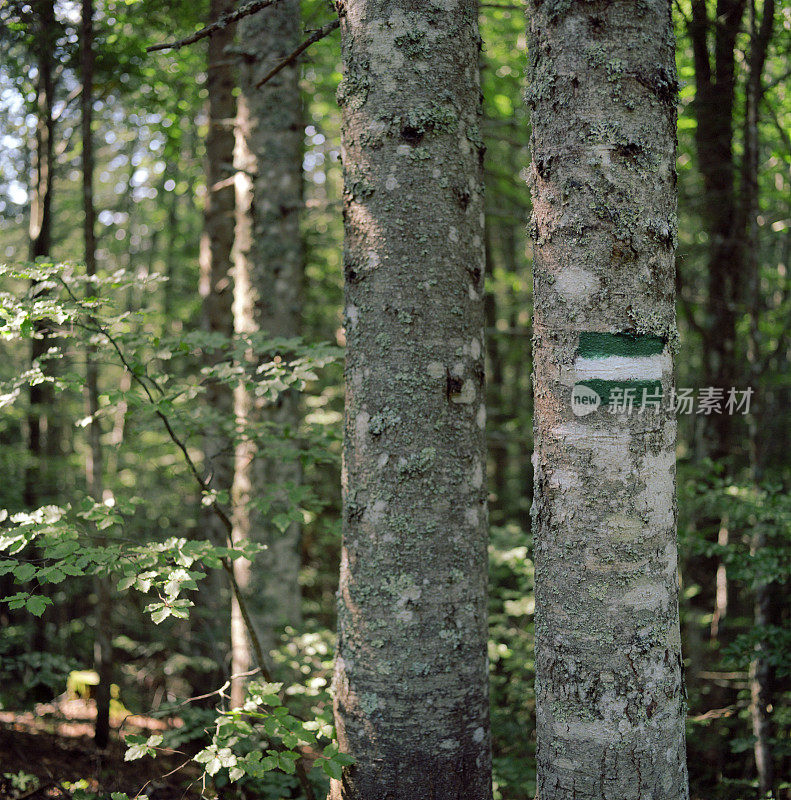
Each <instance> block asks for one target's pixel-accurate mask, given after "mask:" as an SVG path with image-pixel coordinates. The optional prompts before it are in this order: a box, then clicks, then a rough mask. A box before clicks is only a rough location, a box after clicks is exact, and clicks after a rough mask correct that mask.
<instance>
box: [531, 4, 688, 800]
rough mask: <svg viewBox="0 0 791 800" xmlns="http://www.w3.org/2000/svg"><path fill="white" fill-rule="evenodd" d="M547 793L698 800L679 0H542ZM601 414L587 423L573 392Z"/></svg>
mask: <svg viewBox="0 0 791 800" xmlns="http://www.w3.org/2000/svg"><path fill="white" fill-rule="evenodd" d="M529 19H530V84H529V88H528V92H527V97H528V101H529V103H530V104H531V106H532V108H533V116H532V120H533V133H532V150H533V164H532V169H531V183H532V189H533V199H534V212H533V219H532V222H531V227H532V234H533V237H534V241H535V264H534V293H535V320H534V325H535V341H534V363H535V367H534V368H535V457H534V458H535V502H534V520H535V526H534V531H535V563H536V672H537V678H536V712H537V737H538V752H537V761H538V797H539V798H540V800H561V799H564V798H569V800H570V798H572V797H574V798H583V797H584V798H597V799H599V798H601V800H604V798H617V800H647V799H648V798H651V800H681V798H686V797H687V796H688V791H687V778H686V764H685V746H684V701H683V690H682V678H681V654H680V637H679V625H678V604H677V590H678V584H677V574H676V539H675V434H676V431H675V420H674V418H673V416H672V411H671V410H670V409H669V408H668V406H667V404H666V403H663V404H662V405H661V406H660V407H659V408H658V409H657V410H655V411H653V412H652V413H650V414H647V413H646V414H631V415H627V414H617V413H615V414H614V413H609V411H608V409H607V407H606V398H609V396H610V394H611V392H612V390H613V389H614V388H617V387H630V386H631V387H639V388H642V387H653V388H654V389H661V391H662V393H663V395H664V396H665V397H667V396H668V394H669V392H670V389H671V386H672V382H673V369H672V345H673V343H674V341H675V313H674V247H675V230H676V220H675V183H676V176H675V122H676V112H675V91H676V81H675V69H674V42H673V34H672V26H671V19H670V8H669V3H668V2H667V0H642V2H641V3H626V2H615V3H604V2H582V1H581V0H551V1H549V2H541V3H539V2H535V3H534V4H533V5H532V7H531V9H530V13H529ZM580 383H582V384H584V385H586V386H587V387H588V388H589V389H593V390H594V391H595V392H596V393H597V395H598V396H599V398H600V399H601V400H603V401H604V402H602V403H601V405H600V406H599V407H598V408H595V409H592V410H591V411H590V412H589V413H585V414H580V415H577V414H575V413H574V411H573V409H572V402H571V395H572V391H573V389H574V387H575V385H577V384H580Z"/></svg>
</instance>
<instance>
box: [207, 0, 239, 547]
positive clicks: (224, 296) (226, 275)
mask: <svg viewBox="0 0 791 800" xmlns="http://www.w3.org/2000/svg"><path fill="white" fill-rule="evenodd" d="M234 5H235V0H211V4H210V9H209V19H210V21H213V20H216V19H217V18H218V17H220V16H221V15H222V14H225V13H227V12H228V11H231V10H232V9H233V7H234ZM235 30H236V28H235V26H228V27H226V28H223V29H222V30H221V31H218V32H217V33H216V34H215V35H214V36H211V37H209V53H208V64H207V68H206V75H207V79H206V83H207V88H208V92H209V102H208V117H209V130H208V134H207V136H206V207H205V210H204V215H203V235H202V237H201V247H200V295H201V297H202V299H203V326H204V329H205V330H207V331H210V332H212V333H221V334H223V335H225V336H228V337H230V336H231V335H232V334H233V309H232V307H233V280H232V275H231V269H232V264H233V262H232V255H231V253H232V249H233V231H234V225H235V218H234V207H235V192H234V180H233V148H234V131H233V120H234V115H235V113H236V99H235V98H234V94H233V90H234V85H235V69H234V61H233V54H231V53H227V52H226V48H227V47H228V46H229V45H230V44H231V43H232V42H233V38H234V34H235ZM217 357H218V354H215V353H210V354H208V358H207V360H208V362H209V364H210V365H211V364H214V363H216V361H217ZM206 402H207V405H208V406H209V407H210V408H211V409H215V410H216V411H217V412H218V414H219V415H221V416H220V418H221V419H223V418H225V419H227V418H229V417H230V415H231V411H232V409H233V393H232V392H231V391H230V389H229V388H228V387H227V386H226V385H224V384H222V383H211V384H210V385H209V387H208V391H207V396H206ZM232 450H233V447H232V444H231V442H230V439H229V436H228V434H227V431H224V430H222V428H221V427H220V428H219V430H214V431H212V433H210V434H208V435H207V436H206V438H205V440H204V467H205V469H206V471H207V473H208V474H209V475H210V476H211V486H212V488H213V489H216V490H218V491H226V492H230V490H231V482H232V480H233V457H232ZM206 524H207V525H208V526H209V528H210V529H211V534H212V536H213V538H214V539H215V540H216V541H218V542H223V541H225V530H224V528H223V527H222V525H220V524H219V520H218V518H217V515H216V514H208V515H207V519H206Z"/></svg>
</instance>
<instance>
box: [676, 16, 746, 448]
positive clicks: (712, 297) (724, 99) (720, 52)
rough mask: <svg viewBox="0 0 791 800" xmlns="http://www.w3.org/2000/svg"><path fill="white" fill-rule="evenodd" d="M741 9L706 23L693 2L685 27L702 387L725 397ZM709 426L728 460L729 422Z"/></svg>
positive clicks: (731, 323) (739, 258) (732, 326)
mask: <svg viewBox="0 0 791 800" xmlns="http://www.w3.org/2000/svg"><path fill="white" fill-rule="evenodd" d="M745 3H746V0H719V2H718V3H717V17H716V19H715V20H710V19H709V17H708V13H707V9H706V2H705V0H693V2H692V16H691V18H690V24H689V34H690V39H691V40H692V50H693V56H694V65H695V117H696V121H697V125H696V128H695V147H696V151H697V156H698V164H699V168H700V172H701V176H702V177H703V188H704V191H703V197H702V202H701V213H702V216H703V219H704V224H705V225H706V228H707V233H708V235H709V254H708V267H707V273H708V287H707V288H708V291H707V297H708V320H707V324H706V337H705V341H704V342H703V348H704V351H705V356H704V363H705V365H706V374H705V375H704V379H705V381H706V384H707V385H708V386H719V387H722V388H723V389H725V391H726V392H727V391H728V389H729V388H730V387H732V386H736V384H737V378H738V368H737V352H736V322H737V316H738V308H739V304H740V303H741V296H742V292H743V288H744V268H743V260H744V255H745V249H744V247H743V244H742V233H743V225H742V224H741V217H740V214H739V210H738V202H737V193H736V188H735V184H734V178H735V172H736V166H735V156H734V151H733V120H734V103H735V89H736V80H735V67H736V53H735V50H734V47H735V43H736V36H737V34H738V32H739V30H740V29H741V25H742V16H743V15H744V8H745ZM710 39H711V40H712V48H713V58H712V56H711V55H710V53H709V50H710V46H709V40H710ZM708 423H709V424H708V428H709V430H710V436H711V438H712V441H711V442H710V444H709V455H710V456H711V457H712V458H713V459H715V460H719V459H722V458H726V457H729V456H732V455H734V442H733V417H732V415H730V414H712V415H711V418H710V420H708Z"/></svg>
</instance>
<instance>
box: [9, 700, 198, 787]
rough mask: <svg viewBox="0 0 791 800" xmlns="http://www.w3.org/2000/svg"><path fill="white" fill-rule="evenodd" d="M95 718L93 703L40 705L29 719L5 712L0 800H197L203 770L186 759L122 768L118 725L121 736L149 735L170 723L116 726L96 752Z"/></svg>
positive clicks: (175, 756) (140, 720) (171, 757)
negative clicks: (120, 797)
mask: <svg viewBox="0 0 791 800" xmlns="http://www.w3.org/2000/svg"><path fill="white" fill-rule="evenodd" d="M95 717H96V709H95V706H94V704H93V702H92V701H90V700H89V701H84V700H66V701H62V702H58V703H47V704H40V705H37V706H36V707H35V710H34V711H28V712H13V711H0V800H43V799H44V798H52V799H53V800H56V799H59V800H84V799H85V800H87V798H94V797H95V798H101V800H105V799H106V800H109V798H110V794H111V792H126V793H127V794H128V795H129V797H135V795H137V794H138V793H140V796H141V797H146V798H147V800H195V798H197V797H199V796H200V788H201V787H200V782H199V781H198V782H195V781H197V780H198V776H199V774H200V772H199V768H198V765H197V764H195V763H194V762H190V761H189V756H186V755H184V754H181V753H175V752H174V753H164V754H161V755H158V757H157V758H156V760H154V759H152V758H148V757H147V758H141V759H139V760H137V761H124V753H125V752H126V745H125V744H124V742H123V741H122V737H121V735H120V734H119V725H120V729H121V732H122V733H123V734H124V735H128V734H133V733H147V734H148V735H151V734H152V733H156V732H157V731H160V730H163V729H164V728H165V727H167V726H168V724H170V725H172V724H173V722H174V721H173V720H170V721H169V722H165V721H164V720H158V719H152V718H151V717H144V716H138V715H132V716H127V717H125V718H124V719H123V720H113V723H114V724H113V734H112V739H111V741H110V744H109V745H108V747H107V748H106V749H105V750H98V749H97V748H96V747H95V746H94V743H93V720H94V718H95ZM185 762H187V763H186V765H185V766H184V767H183V768H182V769H179V767H181V766H182V765H184V763H185ZM171 771H174V772H173V773H172V774H170V775H168V774H167V773H170V772H171ZM191 783H192V784H193V785H191Z"/></svg>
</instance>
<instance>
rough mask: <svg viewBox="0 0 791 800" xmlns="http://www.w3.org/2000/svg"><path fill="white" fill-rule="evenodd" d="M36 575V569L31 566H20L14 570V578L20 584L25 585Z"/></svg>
mask: <svg viewBox="0 0 791 800" xmlns="http://www.w3.org/2000/svg"><path fill="white" fill-rule="evenodd" d="M35 574H36V568H35V567H34V566H33V565H32V564H20V565H19V566H18V567H15V568H14V577H15V578H16V579H17V580H18V581H19V582H20V583H26V582H27V581H29V580H30V579H31V578H32V577H33V576H34V575H35Z"/></svg>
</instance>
